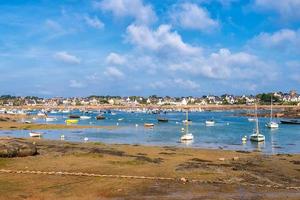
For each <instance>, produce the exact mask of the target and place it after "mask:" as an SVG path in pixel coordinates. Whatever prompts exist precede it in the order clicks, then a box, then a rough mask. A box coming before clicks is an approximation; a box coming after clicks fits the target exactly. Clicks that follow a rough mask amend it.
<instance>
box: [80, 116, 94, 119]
mask: <svg viewBox="0 0 300 200" xmlns="http://www.w3.org/2000/svg"><path fill="white" fill-rule="evenodd" d="M80 119H83V120H84V119H91V117H90V116H80Z"/></svg>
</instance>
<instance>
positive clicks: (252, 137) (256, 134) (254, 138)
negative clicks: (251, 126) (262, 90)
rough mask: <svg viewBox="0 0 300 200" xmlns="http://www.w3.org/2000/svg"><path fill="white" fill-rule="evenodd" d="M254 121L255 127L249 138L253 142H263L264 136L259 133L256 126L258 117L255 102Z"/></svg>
mask: <svg viewBox="0 0 300 200" xmlns="http://www.w3.org/2000/svg"><path fill="white" fill-rule="evenodd" d="M255 118H256V119H255V121H256V128H255V130H254V133H253V134H252V135H250V140H251V141H253V142H263V141H265V136H264V135H263V134H260V132H259V126H258V117H257V105H256V104H255Z"/></svg>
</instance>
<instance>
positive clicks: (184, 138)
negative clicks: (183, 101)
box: [180, 111, 194, 142]
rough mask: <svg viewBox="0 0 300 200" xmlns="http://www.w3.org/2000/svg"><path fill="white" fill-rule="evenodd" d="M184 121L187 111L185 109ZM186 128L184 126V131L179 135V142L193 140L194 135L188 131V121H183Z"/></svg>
mask: <svg viewBox="0 0 300 200" xmlns="http://www.w3.org/2000/svg"><path fill="white" fill-rule="evenodd" d="M186 121H187V122H188V121H189V120H188V111H186ZM185 125H186V128H185V133H184V134H183V135H182V136H181V137H180V140H181V142H185V141H189V140H193V139H194V136H193V134H192V133H189V123H185Z"/></svg>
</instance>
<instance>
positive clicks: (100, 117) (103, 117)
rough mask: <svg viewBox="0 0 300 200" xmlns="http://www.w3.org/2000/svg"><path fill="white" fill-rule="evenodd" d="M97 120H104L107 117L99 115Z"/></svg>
mask: <svg viewBox="0 0 300 200" xmlns="http://www.w3.org/2000/svg"><path fill="white" fill-rule="evenodd" d="M96 119H97V120H103V119H105V116H103V115H98V116H97V117H96Z"/></svg>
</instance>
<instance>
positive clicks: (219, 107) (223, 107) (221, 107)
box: [1, 104, 300, 110]
mask: <svg viewBox="0 0 300 200" xmlns="http://www.w3.org/2000/svg"><path fill="white" fill-rule="evenodd" d="M1 108H6V109H66V108H68V109H85V110H89V109H91V110H92V109H94V110H99V109H135V108H145V109H193V108H195V109H196V108H202V109H203V110H239V109H242V110H243V109H245V110H253V109H254V105H215V104H208V105H156V104H153V105H152V104H148V105H147V104H146V105H109V104H103V105H97V106H92V105H88V106H45V105H30V106H1ZM257 108H258V109H263V110H264V109H265V110H268V109H270V105H258V106H257ZM289 108H300V106H297V105H273V109H289Z"/></svg>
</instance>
